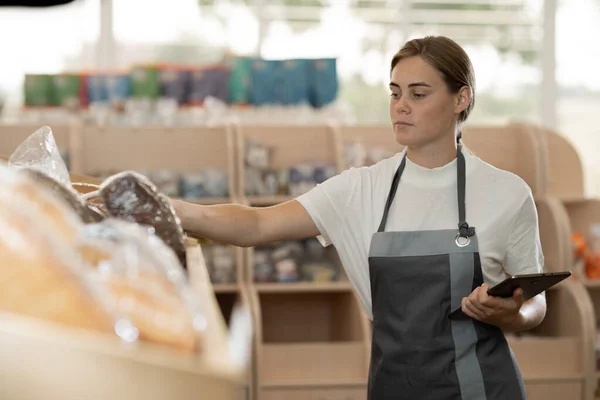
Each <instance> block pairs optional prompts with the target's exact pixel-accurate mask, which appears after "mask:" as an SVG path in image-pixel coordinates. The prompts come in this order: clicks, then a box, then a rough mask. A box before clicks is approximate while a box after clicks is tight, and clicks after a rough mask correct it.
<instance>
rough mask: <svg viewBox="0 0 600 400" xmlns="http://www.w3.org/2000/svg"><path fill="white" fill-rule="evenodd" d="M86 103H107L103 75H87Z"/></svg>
mask: <svg viewBox="0 0 600 400" xmlns="http://www.w3.org/2000/svg"><path fill="white" fill-rule="evenodd" d="M85 84H86V92H87V103H88V104H96V103H107V102H108V91H107V89H106V80H105V79H104V76H103V75H89V76H88V77H87V78H86V80H85Z"/></svg>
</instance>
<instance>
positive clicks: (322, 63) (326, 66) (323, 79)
mask: <svg viewBox="0 0 600 400" xmlns="http://www.w3.org/2000/svg"><path fill="white" fill-rule="evenodd" d="M308 76H309V90H310V94H309V100H310V104H311V105H312V106H313V107H315V108H321V107H324V106H326V105H328V104H330V103H332V102H334V101H335V99H336V98H337V94H338V86H339V85H338V77H337V60H336V59H335V58H324V59H316V60H310V61H309V62H308Z"/></svg>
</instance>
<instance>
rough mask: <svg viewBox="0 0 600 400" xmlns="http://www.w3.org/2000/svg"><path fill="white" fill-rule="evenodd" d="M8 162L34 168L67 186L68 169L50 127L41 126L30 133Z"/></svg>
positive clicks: (68, 180) (12, 164)
mask: <svg viewBox="0 0 600 400" xmlns="http://www.w3.org/2000/svg"><path fill="white" fill-rule="evenodd" d="M8 164H9V165H10V166H14V167H28V168H35V169H39V170H41V171H43V172H45V173H46V174H47V175H49V176H51V177H52V178H54V179H55V180H56V181H58V182H60V183H61V184H63V185H65V186H67V187H69V186H71V180H70V178H69V171H68V170H67V166H66V165H65V162H64V160H63V159H62V157H61V155H60V150H59V149H58V145H57V144H56V141H55V140H54V134H53V133H52V129H50V128H49V127H48V126H43V127H41V128H40V129H38V130H37V131H35V132H34V133H33V134H31V135H30V136H29V137H28V138H27V139H25V141H23V143H21V144H20V145H19V147H17V148H16V150H15V151H14V152H13V153H12V154H11V156H10V158H9V160H8Z"/></svg>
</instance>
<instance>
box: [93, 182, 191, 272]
mask: <svg viewBox="0 0 600 400" xmlns="http://www.w3.org/2000/svg"><path fill="white" fill-rule="evenodd" d="M100 197H101V198H102V202H103V203H104V206H105V209H106V211H107V213H108V215H110V216H112V217H115V218H118V219H122V220H126V221H130V222H137V223H138V224H142V225H148V226H152V227H153V228H154V230H155V233H156V235H157V236H158V237H160V238H161V239H162V240H163V241H164V242H165V243H166V244H167V245H168V246H169V247H171V248H172V249H173V251H174V252H175V254H176V255H177V257H178V259H179V261H180V263H181V265H182V266H183V267H184V268H185V267H186V261H185V242H184V233H183V229H182V227H181V221H180V220H179V218H178V217H177V215H176V214H175V210H174V209H173V206H172V205H171V203H170V201H169V199H168V198H167V197H166V196H164V195H163V194H161V193H159V192H158V190H157V189H156V186H154V185H153V184H152V183H151V182H150V181H149V180H148V179H147V178H145V177H144V176H143V175H140V174H138V173H136V172H132V171H126V172H122V173H119V174H116V175H113V176H111V177H109V178H108V179H106V180H105V181H104V182H103V183H102V184H101V185H100Z"/></svg>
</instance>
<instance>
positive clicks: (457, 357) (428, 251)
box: [368, 144, 525, 400]
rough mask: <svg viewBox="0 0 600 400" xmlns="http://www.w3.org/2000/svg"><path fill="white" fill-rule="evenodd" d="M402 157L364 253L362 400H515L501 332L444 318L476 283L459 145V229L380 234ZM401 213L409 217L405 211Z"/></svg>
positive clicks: (519, 388) (511, 362)
mask: <svg viewBox="0 0 600 400" xmlns="http://www.w3.org/2000/svg"><path fill="white" fill-rule="evenodd" d="M405 165H406V156H404V158H403V159H402V163H401V164H400V166H399V167H398V170H397V171H396V173H395V175H394V179H393V181H392V186H391V189H390V193H389V195H388V198H387V201H386V205H385V209H384V213H383V218H382V220H381V224H380V226H379V229H378V231H377V233H375V234H374V235H373V238H372V240H371V248H370V250H369V273H370V278H371V299H372V307H373V341H372V348H371V365H370V368H369V388H368V396H369V397H368V398H369V400H400V399H406V400H521V399H525V390H524V387H523V380H522V377H521V373H520V371H519V367H518V365H517V363H516V361H515V359H514V356H513V354H512V351H511V350H510V347H509V346H508V344H507V342H506V339H505V338H504V334H503V333H502V331H501V330H500V329H499V328H497V327H495V326H493V325H489V324H485V323H482V322H480V321H476V320H474V319H471V318H468V317H467V316H465V315H463V317H461V318H458V319H456V318H453V319H449V318H448V313H449V312H450V311H451V310H453V309H454V308H456V307H460V304H461V299H462V298H463V297H466V296H468V295H469V293H471V292H472V291H473V290H474V289H475V288H476V287H477V286H479V285H481V284H482V283H483V275H482V271H481V261H480V259H479V250H478V246H477V237H476V236H475V228H474V227H469V225H468V224H467V223H466V221H465V174H466V173H465V158H464V155H463V154H462V152H461V145H460V144H459V145H458V152H457V185H458V210H459V220H460V221H459V224H458V229H448V230H436V231H433V230H430V231H415V232H406V231H402V232H385V225H386V221H387V216H388V212H389V210H390V206H391V204H392V201H393V200H394V196H395V195H396V189H397V188H398V182H399V181H400V177H401V175H402V172H403V171H404V166H405ZM407 212H410V211H409V210H407Z"/></svg>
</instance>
